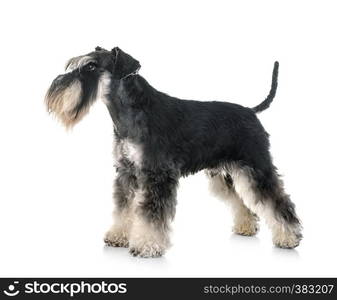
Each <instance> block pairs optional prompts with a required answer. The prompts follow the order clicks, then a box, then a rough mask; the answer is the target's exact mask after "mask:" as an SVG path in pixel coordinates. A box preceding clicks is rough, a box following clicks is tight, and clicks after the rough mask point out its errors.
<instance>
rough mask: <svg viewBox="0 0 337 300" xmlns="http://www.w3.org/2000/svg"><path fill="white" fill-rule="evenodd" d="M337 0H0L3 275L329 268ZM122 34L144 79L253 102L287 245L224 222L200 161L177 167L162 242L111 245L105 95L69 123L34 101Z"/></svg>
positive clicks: (177, 90)
mask: <svg viewBox="0 0 337 300" xmlns="http://www.w3.org/2000/svg"><path fill="white" fill-rule="evenodd" d="M335 3H336V1H308V0H305V1H284V0H283V1H271V0H266V1H259V0H255V1H249V0H247V1H241V0H235V1H224V0H222V1H203V2H202V1H195V0H194V1H173V0H170V1H166V2H164V1H133V2H131V1H125V0H123V1H99V0H96V1H83V0H81V1H61V0H58V1H6V2H5V1H2V2H1V4H0V11H1V17H0V28H1V63H0V76H1V78H0V85H1V100H0V101H1V107H0V133H1V135H0V137H1V139H0V142H1V145H0V182H1V185H0V276H220V277H226V276H267V277H268V276H337V262H336V253H337V243H336V229H337V217H336V209H337V204H336V200H337V199H336V193H335V188H336V184H337V183H336V174H335V169H336V158H335V154H336V143H335V140H336V125H335V124H336V102H337V97H336V96H337V88H336V86H337V74H336V70H337V44H336V28H337V18H336V13H337V11H336V8H337V7H336V5H335ZM97 45H100V46H102V47H106V48H109V49H110V48H113V47H115V46H119V47H120V48H121V49H123V50H125V51H126V52H128V53H130V54H131V55H132V56H134V57H135V58H136V59H138V60H139V61H140V62H141V64H142V69H141V71H140V73H141V75H143V76H144V77H145V78H146V79H147V80H148V81H149V82H150V83H151V84H152V85H153V86H154V87H155V88H157V89H159V90H161V91H164V92H167V93H169V94H171V95H173V96H177V97H181V98H187V99H201V100H223V101H225V100H227V101H232V102H236V103H240V104H242V105H245V106H254V105H256V104H258V103H260V102H261V101H262V100H263V99H264V97H265V96H266V95H267V93H268V91H269V87H270V82H271V72H272V67H273V63H274V60H279V62H280V74H279V89H278V92H277V96H276V98H275V101H274V103H273V104H272V106H271V108H270V109H269V110H268V111H265V112H263V113H262V114H261V115H260V119H261V121H262V122H263V124H264V126H265V128H266V129H267V131H268V132H269V133H270V134H271V142H272V153H273V156H274V160H275V164H276V165H277V166H278V167H279V170H280V173H281V174H283V175H284V181H285V185H286V189H287V191H288V192H289V193H290V194H291V196H292V199H293V201H294V202H295V203H296V206H297V210H298V214H299V216H300V217H301V219H302V221H303V225H304V239H303V242H302V244H301V245H300V247H298V248H297V249H296V250H281V249H276V248H274V246H273V245H272V242H271V235H270V232H269V230H267V228H266V226H265V224H264V223H263V222H261V231H260V233H259V234H258V235H257V237H252V238H248V237H239V236H235V235H233V234H232V233H231V226H232V220H231V215H230V214H229V209H228V208H226V205H225V204H224V203H223V202H222V201H219V200H218V199H215V198H213V197H212V196H211V195H210V193H209V192H208V188H207V180H206V177H205V176H204V174H203V173H200V174H197V175H195V176H192V177H189V178H186V179H182V180H181V182H180V188H179V196H178V202H179V204H178V207H177V215H176V220H175V222H174V226H173V229H174V234H173V247H172V248H171V249H170V250H169V251H168V253H167V255H166V256H165V257H163V258H159V259H139V258H133V257H131V256H129V255H128V253H127V250H126V249H114V248H106V247H104V244H103V241H102V240H103V235H104V233H105V231H106V230H107V229H108V227H109V226H110V225H111V222H112V221H111V212H112V208H113V205H112V197H111V195H112V181H113V176H114V171H113V159H112V142H113V140H112V123H111V119H110V117H109V114H108V112H107V110H106V108H105V107H104V104H103V103H102V102H98V103H96V104H95V105H94V106H93V107H92V110H91V112H90V114H89V115H88V116H87V117H86V118H85V119H84V120H83V121H82V122H81V123H80V124H79V125H78V126H76V127H75V128H74V130H72V131H71V132H66V131H65V130H64V129H63V128H62V126H60V124H58V123H57V122H56V121H55V120H54V119H52V118H51V117H50V116H48V114H47V113H46V111H45V107H44V103H43V99H44V95H45V92H46V90H47V88H48V87H49V84H50V83H51V81H52V79H53V78H55V77H56V75H58V74H60V73H62V72H63V66H64V64H65V62H66V60H67V59H68V58H70V57H72V56H76V55H80V54H85V53H87V52H90V51H92V50H93V49H94V47H95V46H97Z"/></svg>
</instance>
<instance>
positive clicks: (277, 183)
mask: <svg viewBox="0 0 337 300" xmlns="http://www.w3.org/2000/svg"><path fill="white" fill-rule="evenodd" d="M229 169H230V174H231V176H232V178H233V183H234V188H235V190H236V192H237V193H238V194H239V196H240V198H241V199H242V200H243V202H244V204H245V205H246V206H247V207H248V208H249V209H250V210H251V211H252V212H254V213H256V214H257V215H258V216H259V217H261V218H264V219H265V220H266V222H267V224H268V225H269V227H270V228H271V231H272V236H273V242H274V244H275V245H276V246H278V247H280V248H295V247H297V246H298V245H299V242H300V240H301V238H302V235H301V224H300V221H299V219H298V217H297V215H296V213H295V206H294V204H293V203H292V202H291V200H290V198H289V196H288V195H287V194H286V193H285V192H284V189H283V184H282V181H281V179H280V178H279V176H278V174H277V173H276V170H275V168H274V167H273V166H272V165H271V166H270V168H266V169H265V170H264V171H262V170H254V169H252V168H249V167H240V166H232V167H231V168H229Z"/></svg>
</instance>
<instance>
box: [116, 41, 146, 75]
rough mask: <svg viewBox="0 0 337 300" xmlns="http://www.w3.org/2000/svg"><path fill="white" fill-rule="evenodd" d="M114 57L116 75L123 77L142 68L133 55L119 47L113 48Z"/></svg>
mask: <svg viewBox="0 0 337 300" xmlns="http://www.w3.org/2000/svg"><path fill="white" fill-rule="evenodd" d="M111 53H112V55H113V59H114V71H113V73H114V76H115V77H116V78H118V79H122V78H124V77H126V76H128V75H130V74H132V73H136V72H137V71H138V70H139V69H140V63H139V61H138V60H136V59H134V58H133V57H132V56H131V55H129V54H127V53H125V52H124V51H122V50H121V49H119V48H118V47H115V48H113V49H112V50H111Z"/></svg>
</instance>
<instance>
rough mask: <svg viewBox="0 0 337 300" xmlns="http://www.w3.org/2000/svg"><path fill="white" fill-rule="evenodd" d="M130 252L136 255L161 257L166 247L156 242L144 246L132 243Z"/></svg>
mask: <svg viewBox="0 0 337 300" xmlns="http://www.w3.org/2000/svg"><path fill="white" fill-rule="evenodd" d="M129 253H130V254H131V255H132V256H135V257H143V258H150V257H160V256H163V255H164V253H165V248H164V247H162V246H161V245H159V244H157V243H155V242H151V243H147V244H144V245H142V246H136V245H130V248H129Z"/></svg>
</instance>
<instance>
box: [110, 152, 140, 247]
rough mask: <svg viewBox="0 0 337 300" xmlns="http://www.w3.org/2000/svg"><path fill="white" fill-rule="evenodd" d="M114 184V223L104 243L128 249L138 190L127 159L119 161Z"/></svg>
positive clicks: (133, 171)
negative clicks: (134, 200) (135, 197)
mask: <svg viewBox="0 0 337 300" xmlns="http://www.w3.org/2000/svg"><path fill="white" fill-rule="evenodd" d="M116 172H117V176H116V179H115V182H114V196H113V198H114V202H115V210H114V213H113V215H114V223H113V225H112V226H111V228H110V229H109V231H108V232H107V233H106V235H105V238H104V242H105V243H106V244H107V245H108V246H113V247H128V245H129V233H130V229H131V225H132V222H133V215H134V212H133V199H134V196H135V190H136V189H137V188H138V184H137V177H136V175H135V170H134V166H133V164H132V163H131V162H130V161H128V160H127V159H126V158H122V159H120V160H119V161H118V165H117V168H116Z"/></svg>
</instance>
